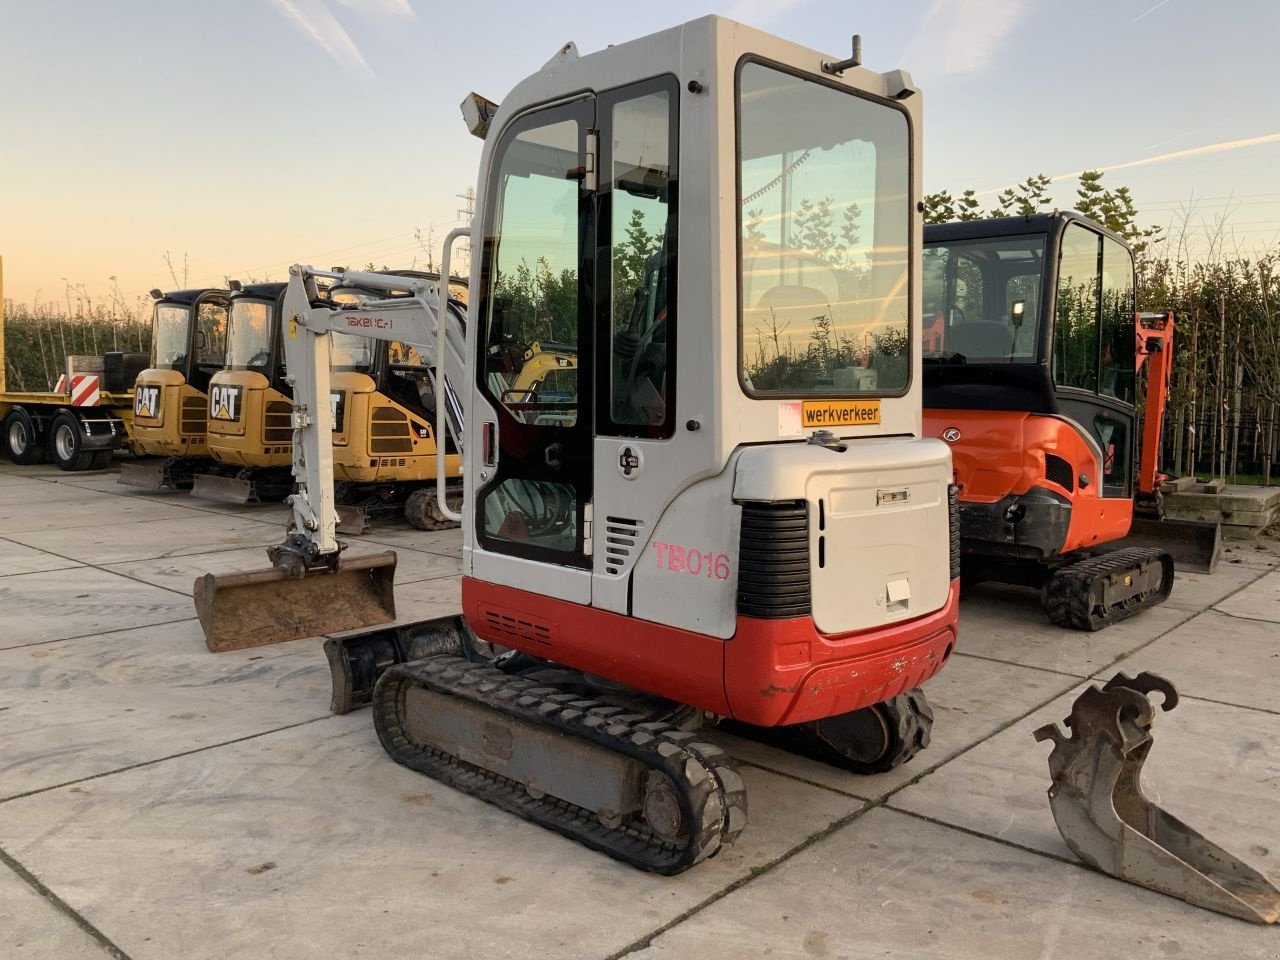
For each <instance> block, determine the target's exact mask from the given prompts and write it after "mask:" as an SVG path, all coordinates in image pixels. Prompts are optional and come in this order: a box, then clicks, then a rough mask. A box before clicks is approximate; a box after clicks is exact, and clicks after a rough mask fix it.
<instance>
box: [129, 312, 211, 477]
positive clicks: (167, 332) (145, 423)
mask: <svg viewBox="0 0 1280 960" xmlns="http://www.w3.org/2000/svg"><path fill="white" fill-rule="evenodd" d="M151 296H152V299H153V300H154V301H155V304H154V308H153V314H152V321H151V362H150V364H149V365H148V367H147V369H146V370H143V371H142V372H141V373H140V374H138V379H137V382H136V383H135V385H134V394H133V397H134V400H133V436H134V439H135V440H136V441H137V443H138V446H139V447H141V449H142V452H143V453H145V454H147V455H148V456H152V457H163V458H164V459H163V460H162V461H160V462H158V463H157V462H154V461H153V462H150V463H147V462H143V463H124V464H122V465H121V469H120V482H121V483H123V484H127V485H129V486H138V487H145V488H147V489H152V490H155V489H160V488H162V487H172V488H174V489H189V488H190V487H191V484H192V482H193V479H194V474H195V472H196V470H198V469H200V467H201V466H202V465H204V464H206V463H207V460H208V456H209V449H208V446H207V443H206V410H207V407H208V391H209V382H210V380H211V379H212V377H213V375H214V374H215V373H216V372H217V371H219V370H221V369H222V364H223V360H224V351H225V343H226V334H227V309H228V304H229V296H230V294H229V292H228V291H227V290H222V289H216V288H204V289H196V290H173V291H170V292H168V293H162V292H161V291H160V290H152V291H151Z"/></svg>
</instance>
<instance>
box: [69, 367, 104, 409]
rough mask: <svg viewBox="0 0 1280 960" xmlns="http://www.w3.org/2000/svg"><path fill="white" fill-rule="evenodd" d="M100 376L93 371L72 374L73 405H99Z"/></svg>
mask: <svg viewBox="0 0 1280 960" xmlns="http://www.w3.org/2000/svg"><path fill="white" fill-rule="evenodd" d="M98 392H99V391H98V378H97V377H96V376H95V375H94V374H92V373H75V374H72V375H71V405H72V406H73V407H96V406H97V405H98Z"/></svg>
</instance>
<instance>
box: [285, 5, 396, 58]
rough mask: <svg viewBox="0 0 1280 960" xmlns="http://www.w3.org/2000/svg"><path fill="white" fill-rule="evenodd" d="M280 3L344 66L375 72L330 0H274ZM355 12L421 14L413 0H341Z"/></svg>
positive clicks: (286, 14) (319, 44)
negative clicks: (336, 15) (340, 19)
mask: <svg viewBox="0 0 1280 960" xmlns="http://www.w3.org/2000/svg"><path fill="white" fill-rule="evenodd" d="M272 2H273V3H274V4H275V5H276V7H277V8H278V9H279V10H280V12H281V13H283V14H284V15H285V16H286V17H288V18H289V19H290V20H291V21H293V23H294V25H295V26H296V27H297V28H298V29H299V30H301V31H302V33H303V34H304V35H305V36H308V37H310V38H311V39H312V40H314V41H315V43H316V45H317V46H319V47H320V49H321V50H323V51H324V52H325V53H327V54H328V55H329V56H331V57H332V58H333V59H334V60H335V61H336V62H337V63H338V64H339V65H340V66H342V67H343V68H345V69H347V70H350V71H352V72H353V73H360V74H363V75H365V76H367V77H372V76H373V75H374V73H373V68H372V67H370V66H369V63H368V61H366V60H365V58H364V55H363V54H361V53H360V48H359V47H357V46H356V42H355V41H354V40H352V39H351V34H349V33H347V31H346V28H345V27H343V26H342V24H340V23H339V22H338V18H337V17H335V16H334V15H333V10H331V9H330V8H329V2H328V0H272ZM338 3H340V4H341V5H342V6H344V7H346V8H347V9H348V10H350V11H351V12H352V13H356V14H360V15H361V16H368V17H384V18H390V19H394V20H413V19H415V18H416V17H417V14H416V13H415V12H414V9H413V6H412V5H411V4H410V2H409V0H338Z"/></svg>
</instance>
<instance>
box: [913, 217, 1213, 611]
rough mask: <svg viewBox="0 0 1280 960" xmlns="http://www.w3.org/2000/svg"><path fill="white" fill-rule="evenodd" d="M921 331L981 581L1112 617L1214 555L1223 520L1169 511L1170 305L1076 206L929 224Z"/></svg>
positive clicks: (929, 382)
mask: <svg viewBox="0 0 1280 960" xmlns="http://www.w3.org/2000/svg"><path fill="white" fill-rule="evenodd" d="M923 337H924V344H923V346H924V405H925V412H924V433H925V436H932V437H938V438H940V439H942V440H945V441H946V442H947V443H948V444H949V445H950V446H951V453H952V458H953V460H954V464H955V471H956V483H957V485H958V486H959V487H960V510H959V514H960V534H961V550H962V570H963V575H964V577H965V579H966V580H967V581H968V582H971V583H972V582H976V581H979V580H996V581H1001V582H1006V583H1015V584H1022V585H1025V586H1031V587H1039V588H1041V590H1042V597H1043V600H1044V604H1045V609H1046V611H1047V612H1048V614H1049V618H1050V619H1051V620H1052V621H1053V622H1054V623H1055V624H1058V625H1059V626H1064V627H1074V628H1076V629H1081V630H1099V629H1101V628H1103V627H1105V626H1107V625H1108V624H1111V623H1114V622H1115V621H1117V620H1121V619H1123V618H1125V617H1128V616H1130V615H1132V614H1133V613H1136V612H1137V611H1139V610H1142V609H1144V608H1146V607H1150V606H1154V605H1155V604H1158V603H1160V602H1162V601H1163V600H1164V599H1165V598H1166V597H1168V595H1169V592H1170V590H1171V589H1172V587H1173V576H1174V559H1175V557H1176V558H1177V560H1178V562H1179V564H1181V565H1183V566H1185V567H1187V568H1190V569H1200V570H1208V569H1211V568H1212V567H1213V565H1214V564H1215V563H1216V560H1217V555H1218V551H1219V550H1220V544H1221V541H1220V534H1219V529H1218V525H1217V524H1206V523H1195V522H1189V521H1172V520H1166V519H1163V510H1162V508H1161V496H1160V489H1159V487H1160V481H1161V480H1162V479H1163V477H1161V476H1160V475H1159V474H1158V473H1157V460H1158V456H1159V447H1160V436H1161V426H1162V421H1163V414H1164V408H1165V403H1166V400H1167V398H1168V387H1169V372H1170V369H1171V362H1172V343H1173V316H1172V314H1138V313H1136V311H1135V282H1134V265H1133V253H1132V251H1131V250H1130V249H1129V247H1128V246H1127V245H1126V244H1125V243H1124V241H1123V240H1122V239H1121V238H1120V237H1118V236H1116V235H1115V234H1114V233H1112V232H1111V231H1109V230H1107V229H1105V228H1104V227H1102V226H1099V225H1098V224H1096V223H1094V222H1093V221H1091V220H1088V219H1086V218H1084V217H1082V216H1080V215H1078V214H1074V213H1053V214H1043V215H1036V216H1031V217H1006V218H999V219H992V220H975V221H968V222H959V223H948V224H940V225H932V226H929V227H927V228H926V229H925V255H924V332H923ZM1146 361H1150V362H1149V363H1146V366H1147V371H1146V374H1147V376H1146V390H1145V394H1146V396H1145V403H1144V405H1143V410H1144V412H1143V414H1142V416H1141V417H1140V416H1139V405H1138V396H1137V393H1138V390H1139V388H1140V386H1141V383H1140V382H1139V379H1138V377H1137V376H1136V374H1137V373H1138V372H1140V371H1141V369H1142V367H1143V365H1144V362H1146ZM1140 425H1141V426H1140ZM1139 429H1141V438H1142V439H1141V455H1140V457H1139V456H1138V455H1137V454H1138V444H1137V437H1138V434H1139ZM1135 514H1136V515H1137V516H1135Z"/></svg>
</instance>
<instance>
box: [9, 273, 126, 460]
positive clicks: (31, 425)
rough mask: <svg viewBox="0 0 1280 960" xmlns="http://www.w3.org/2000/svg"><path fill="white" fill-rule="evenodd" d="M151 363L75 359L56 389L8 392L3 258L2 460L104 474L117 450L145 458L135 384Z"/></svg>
mask: <svg viewBox="0 0 1280 960" xmlns="http://www.w3.org/2000/svg"><path fill="white" fill-rule="evenodd" d="M146 360H147V355H146V354H142V353H122V352H112V353H105V354H102V355H101V356H89V357H77V356H69V357H67V358H66V373H65V374H63V376H61V377H59V378H58V383H57V386H56V387H55V388H54V389H53V390H48V391H38V390H33V391H26V390H21V391H18V390H6V389H5V387H6V386H7V385H6V383H5V373H6V371H7V364H6V363H5V356H4V258H2V257H0V455H2V456H5V457H8V458H9V459H10V460H12V461H13V462H14V463H21V464H29V463H43V462H44V461H45V460H46V459H48V460H51V461H53V463H55V464H56V465H57V466H59V467H61V468H62V469H63V470H100V469H102V468H103V467H105V466H106V465H107V464H108V463H110V462H111V456H112V454H113V453H114V452H115V451H116V450H121V449H124V450H129V451H130V452H131V453H141V452H142V451H141V449H140V448H139V447H138V446H137V444H136V443H135V441H134V440H133V429H132V428H133V382H134V380H135V379H136V378H137V376H138V371H139V370H141V369H142V368H143V367H145V366H146Z"/></svg>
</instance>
